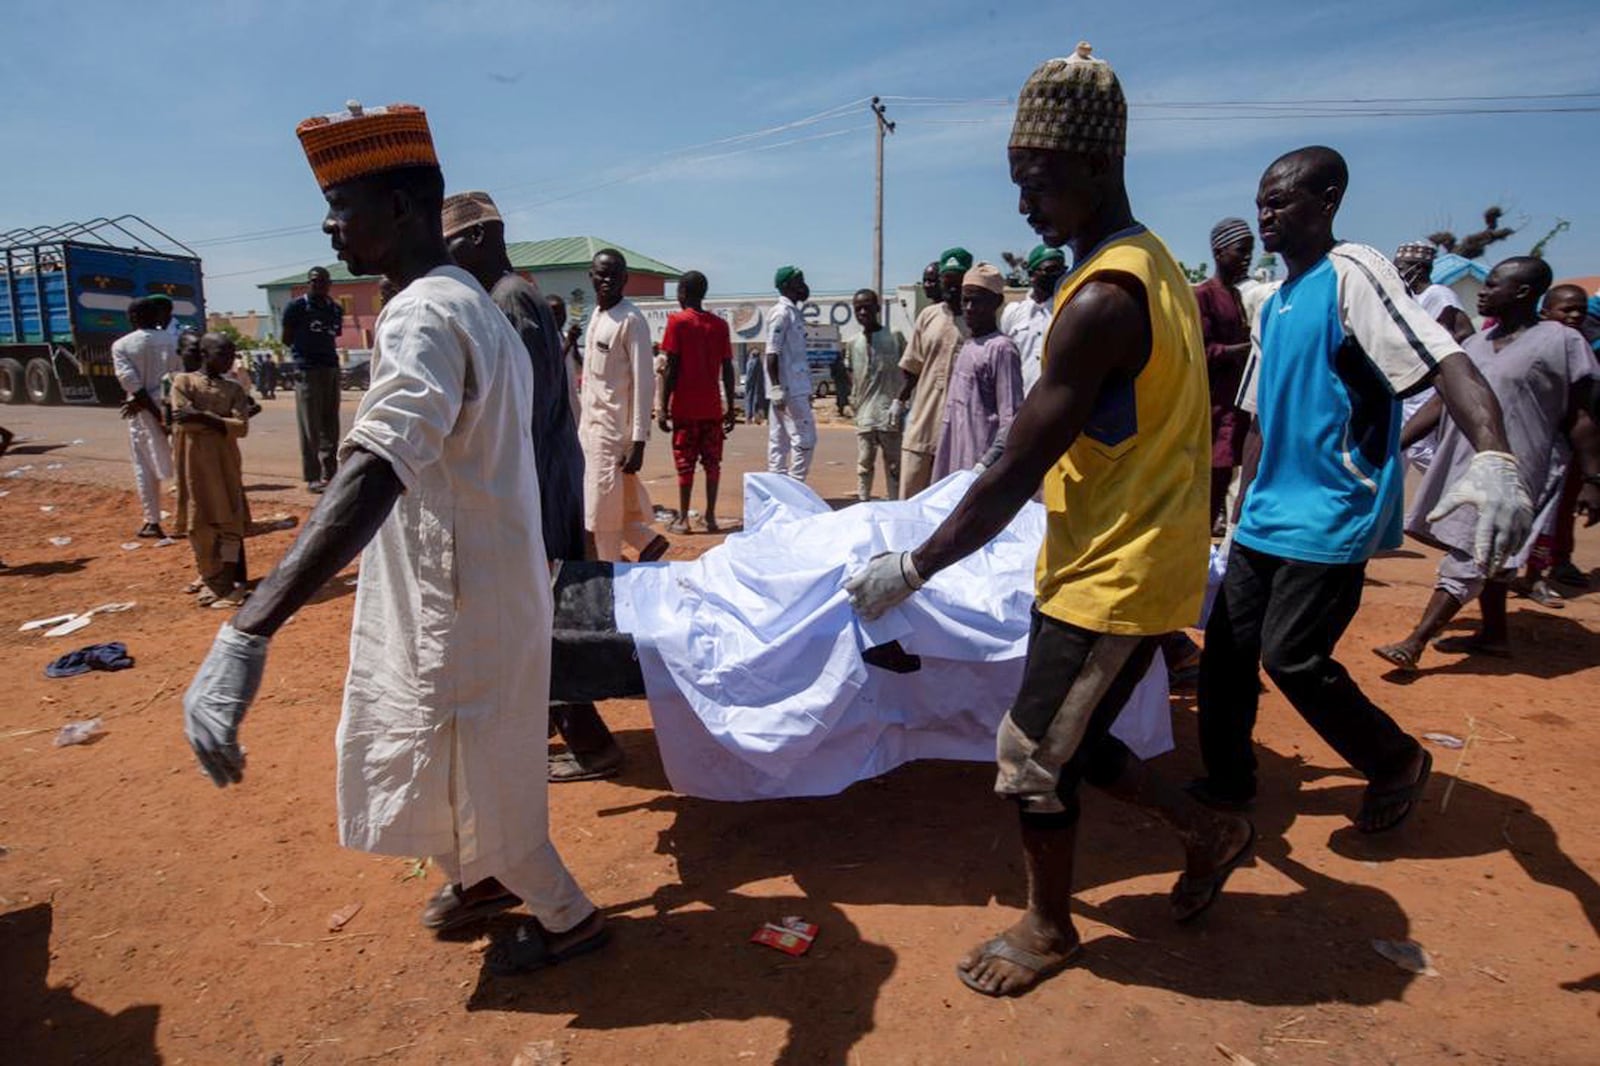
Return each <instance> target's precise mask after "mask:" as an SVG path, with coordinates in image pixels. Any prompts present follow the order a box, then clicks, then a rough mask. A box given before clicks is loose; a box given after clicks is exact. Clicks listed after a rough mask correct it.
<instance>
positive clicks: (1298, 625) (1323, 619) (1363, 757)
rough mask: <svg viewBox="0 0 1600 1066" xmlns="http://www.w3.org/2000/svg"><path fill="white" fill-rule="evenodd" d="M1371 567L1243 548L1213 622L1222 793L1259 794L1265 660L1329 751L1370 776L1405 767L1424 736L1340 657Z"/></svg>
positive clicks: (1207, 667)
mask: <svg viewBox="0 0 1600 1066" xmlns="http://www.w3.org/2000/svg"><path fill="white" fill-rule="evenodd" d="M1366 569H1367V567H1366V564H1365V563H1349V564H1344V565H1323V564H1318V563H1302V562H1295V561H1293V560H1289V559H1280V558H1278V557H1276V556H1272V555H1267V554H1264V553H1262V552H1258V551H1253V550H1251V549H1249V548H1245V547H1242V546H1240V545H1238V544H1235V545H1234V546H1233V553H1232V554H1231V555H1230V556H1229V557H1228V572H1227V576H1226V577H1224V578H1223V581H1222V589H1221V591H1219V592H1218V594H1217V600H1216V603H1215V604H1214V605H1213V606H1212V608H1211V617H1210V619H1209V621H1208V622H1207V624H1206V646H1205V651H1204V653H1203V654H1202V656H1201V659H1200V694H1199V695H1200V750H1201V754H1202V755H1203V757H1204V758H1205V764H1206V776H1207V777H1208V778H1209V779H1210V785H1211V787H1212V790H1213V791H1215V792H1216V793H1217V794H1218V795H1220V796H1223V797H1225V798H1229V799H1238V800H1243V799H1248V798H1250V797H1252V796H1254V795H1255V791H1256V757H1255V752H1254V750H1253V749H1252V746H1251V740H1250V736H1251V733H1252V732H1253V731H1254V730H1255V724H1256V711H1257V707H1258V705H1259V703H1260V698H1261V692H1260V687H1259V685H1258V684H1257V673H1256V670H1257V664H1259V665H1260V666H1264V667H1266V670H1267V676H1269V677H1271V678H1272V681H1273V684H1275V685H1277V686H1278V690H1279V691H1280V692H1282V693H1283V694H1284V696H1285V697H1287V698H1288V700H1289V702H1290V703H1291V704H1293V705H1294V709H1295V710H1297V711H1299V712H1300V716H1301V717H1302V718H1304V719H1305V720H1306V721H1307V722H1308V723H1310V725H1311V728H1313V729H1315V730H1316V731H1317V733H1318V735H1320V736H1321V737H1322V739H1323V740H1325V741H1327V742H1328V745H1329V747H1331V748H1333V750H1334V751H1336V752H1338V753H1339V755H1340V757H1341V758H1343V759H1344V760H1345V761H1346V762H1347V763H1349V764H1350V765H1351V766H1353V767H1355V768H1356V769H1357V770H1359V771H1361V773H1363V774H1365V775H1366V776H1367V777H1368V778H1369V779H1370V778H1373V777H1379V776H1383V775H1385V774H1389V773H1392V772H1395V771H1398V770H1399V769H1401V768H1402V767H1404V766H1405V765H1406V764H1407V763H1408V762H1409V761H1410V760H1411V759H1412V758H1413V757H1414V756H1415V755H1416V752H1417V742H1416V741H1415V740H1413V739H1412V738H1411V737H1409V736H1407V735H1406V733H1405V732H1404V731H1403V730H1401V728H1400V727H1399V726H1398V725H1396V724H1395V721H1394V719H1392V718H1390V717H1389V716H1388V715H1387V714H1385V713H1384V712H1383V711H1382V710H1380V709H1379V708H1378V706H1377V705H1376V704H1374V703H1373V702H1372V701H1371V700H1369V699H1367V697H1366V696H1365V695H1363V694H1362V692H1361V690H1360V689H1359V688H1357V687H1356V683H1355V682H1354V681H1352V680H1351V679H1350V674H1349V672H1348V671H1346V670H1345V668H1344V667H1343V666H1340V665H1339V663H1338V662H1337V661H1336V660H1335V659H1334V657H1333V650H1334V647H1335V646H1336V645H1337V644H1338V643H1339V638H1340V637H1342V636H1344V631H1345V629H1346V628H1347V627H1348V626H1349V625H1350V620H1351V619H1352V618H1354V617H1355V613H1356V609H1357V608H1358V607H1360V606H1361V583H1362V579H1363V577H1364V576H1365V574H1366Z"/></svg>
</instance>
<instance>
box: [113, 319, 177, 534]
mask: <svg viewBox="0 0 1600 1066" xmlns="http://www.w3.org/2000/svg"><path fill="white" fill-rule="evenodd" d="M159 319H160V307H159V306H158V303H157V301H155V300H153V299H151V298H149V297H145V298H143V299H138V300H134V301H133V302H132V303H131V304H129V305H128V321H129V323H130V324H131V325H132V326H133V331H132V332H131V333H126V334H123V335H122V336H121V337H118V338H117V339H116V341H115V342H114V343H113V344H112V345H111V366H112V369H113V370H115V371H116V374H117V384H119V385H121V386H122V388H123V391H124V392H125V393H126V394H127V398H126V399H124V400H123V402H122V417H123V418H124V419H126V420H127V422H128V448H129V453H130V455H131V458H132V459H133V484H134V487H135V488H136V489H137V490H138V492H139V506H140V508H141V509H142V510H143V512H144V525H142V526H140V527H139V533H138V535H139V536H141V537H165V536H166V535H167V534H166V532H165V531H164V530H162V528H161V483H162V482H163V481H166V480H168V479H169V478H171V477H172V446H171V445H170V444H169V443H168V442H167V432H166V430H165V429H164V428H163V427H162V424H161V422H162V418H161V407H160V403H159V401H160V399H161V379H162V378H163V377H164V376H165V375H167V374H169V373H171V372H173V371H175V370H178V369H179V367H178V357H177V352H178V349H177V344H176V342H175V341H174V340H173V339H172V335H171V334H170V333H168V332H167V331H166V330H164V329H161V328H160V327H159V326H158V325H157V323H158V322H159Z"/></svg>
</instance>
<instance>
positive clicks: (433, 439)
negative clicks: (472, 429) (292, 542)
mask: <svg viewBox="0 0 1600 1066" xmlns="http://www.w3.org/2000/svg"><path fill="white" fill-rule="evenodd" d="M388 310H389V312H390V313H389V314H387V315H385V316H384V318H383V319H382V321H381V323H380V325H379V328H378V336H377V344H376V346H375V348H374V357H373V360H372V382H371V384H370V385H369V387H368V389H367V394H366V396H365V397H363V398H362V401H361V409H360V410H359V411H357V412H356V422H355V425H354V426H352V427H351V428H350V432H349V434H348V435H347V436H346V437H345V439H344V443H343V444H341V445H340V446H339V458H340V459H344V458H345V457H346V456H348V455H349V454H350V453H351V452H352V451H354V450H355V449H357V448H360V449H362V450H364V451H369V452H371V453H373V454H374V455H377V456H379V457H381V458H382V459H384V460H386V461H387V462H388V463H389V465H390V466H392V467H393V468H394V472H395V474H396V475H397V476H398V477H399V478H400V483H401V484H402V485H404V486H405V489H406V491H407V492H410V491H411V490H412V489H414V488H416V485H417V482H418V480H419V478H420V476H421V473H422V471H423V470H425V469H426V468H427V467H429V466H431V465H432V464H434V463H436V462H438V461H439V457H440V456H441V455H442V454H443V453H444V442H445V438H447V437H448V436H449V435H450V431H451V430H452V429H453V428H454V427H455V423H456V417H457V416H458V415H459V414H460V413H461V405H462V402H463V399H464V397H465V393H466V382H467V374H468V369H467V346H466V345H465V344H464V343H463V342H462V338H461V337H460V336H459V335H458V334H457V332H456V329H455V327H454V326H452V325H451V323H450V322H449V321H448V320H446V319H445V317H444V316H443V315H441V314H440V313H439V311H438V309H437V308H435V307H433V306H432V305H430V304H428V303H425V302H423V301H421V300H415V301H409V302H408V305H407V306H405V307H404V308H401V307H392V308H389V309H388Z"/></svg>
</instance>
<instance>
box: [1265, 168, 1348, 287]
mask: <svg viewBox="0 0 1600 1066" xmlns="http://www.w3.org/2000/svg"><path fill="white" fill-rule="evenodd" d="M1349 185H1350V168H1349V167H1347V166H1346V165H1345V161H1344V156H1342V155H1340V154H1339V153H1338V152H1336V151H1334V150H1333V149H1332V148H1324V147H1322V146H1321V145H1313V146H1311V147H1309V148H1297V149H1295V150H1294V151H1292V152H1287V153H1285V154H1283V155H1281V156H1279V157H1278V158H1277V159H1275V160H1273V161H1272V165H1271V166H1269V167H1267V169H1266V172H1265V173H1264V174H1262V175H1261V184H1260V186H1259V187H1258V188H1257V190H1256V221H1257V224H1258V228H1259V229H1260V232H1261V246H1262V247H1263V248H1265V249H1266V250H1267V251H1269V252H1279V253H1282V255H1283V257H1284V259H1285V261H1287V262H1288V264H1289V269H1290V274H1291V276H1292V275H1293V274H1294V273H1296V272H1297V267H1299V268H1301V269H1303V268H1304V267H1307V266H1310V265H1311V264H1312V263H1313V262H1315V261H1316V260H1318V259H1320V258H1321V257H1322V256H1323V255H1325V254H1327V251H1328V249H1329V248H1332V247H1333V244H1334V240H1333V216H1334V215H1336V214H1338V212H1339V205H1340V204H1341V203H1343V202H1344V193H1345V189H1346V188H1348V187H1349Z"/></svg>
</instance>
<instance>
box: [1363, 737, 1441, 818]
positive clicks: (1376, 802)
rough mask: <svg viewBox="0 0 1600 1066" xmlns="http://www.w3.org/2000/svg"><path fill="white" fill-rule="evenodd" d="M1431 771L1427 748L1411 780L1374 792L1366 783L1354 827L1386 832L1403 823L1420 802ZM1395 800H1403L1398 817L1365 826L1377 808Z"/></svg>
mask: <svg viewBox="0 0 1600 1066" xmlns="http://www.w3.org/2000/svg"><path fill="white" fill-rule="evenodd" d="M1432 772H1433V756H1432V755H1430V754H1429V753H1428V751H1427V749H1423V752H1422V767H1421V769H1419V770H1418V771H1417V776H1416V778H1415V779H1413V780H1412V781H1409V782H1407V783H1406V784H1403V785H1395V786H1394V787H1392V788H1386V789H1383V790H1382V791H1381V792H1374V791H1373V790H1372V786H1371V785H1368V786H1367V790H1366V792H1365V793H1363V794H1362V796H1361V810H1360V811H1358V812H1357V813H1356V829H1357V830H1359V831H1360V832H1363V833H1367V834H1369V835H1370V834H1373V833H1387V832H1389V831H1391V830H1394V829H1399V828H1400V827H1401V826H1402V825H1405V824H1406V819H1408V818H1410V817H1411V812H1412V811H1414V810H1416V809H1417V805H1418V804H1419V803H1421V802H1422V790H1423V789H1424V788H1426V787H1427V786H1428V775H1429V774H1431V773H1432ZM1397 800H1404V801H1405V809H1404V810H1403V811H1401V812H1400V817H1398V818H1396V819H1395V820H1394V821H1392V822H1390V823H1389V824H1388V825H1382V826H1378V827H1376V828H1372V829H1369V828H1367V825H1366V823H1368V822H1369V821H1370V820H1371V819H1372V818H1373V817H1375V816H1376V814H1377V812H1378V811H1379V810H1382V809H1386V808H1389V807H1390V806H1392V805H1393V804H1394V803H1395V801H1397Z"/></svg>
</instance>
